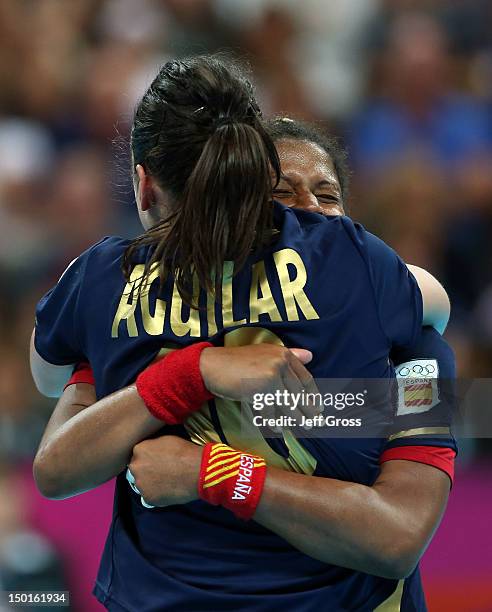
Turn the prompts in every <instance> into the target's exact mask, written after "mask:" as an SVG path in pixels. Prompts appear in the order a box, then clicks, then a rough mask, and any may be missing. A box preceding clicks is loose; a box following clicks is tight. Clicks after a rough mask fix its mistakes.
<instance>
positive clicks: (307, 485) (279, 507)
mask: <svg viewBox="0 0 492 612" xmlns="http://www.w3.org/2000/svg"><path fill="white" fill-rule="evenodd" d="M449 484H450V483H449V478H448V476H447V475H446V474H445V473H444V472H441V471H440V470H438V469H436V468H434V467H432V466H428V465H424V464H422V463H415V462H411V461H388V462H386V463H384V464H383V466H382V469H381V474H380V476H379V478H378V479H377V481H376V482H375V484H374V485H373V486H372V487H367V486H364V485H360V484H356V483H351V482H343V481H340V480H333V479H327V478H317V477H313V476H302V475H300V474H294V473H292V472H284V471H282V470H278V469H271V470H269V473H268V476H267V481H266V486H265V490H264V494H263V496H262V499H261V501H260V504H259V507H258V509H257V511H256V514H255V520H256V521H258V522H259V523H260V524H262V525H263V526H264V527H267V528H268V529H271V530H272V531H274V532H275V533H277V534H278V535H280V536H282V537H283V538H285V539H286V540H287V541H288V542H290V543H291V544H292V545H293V546H295V547H296V548H297V549H299V550H301V551H303V552H304V553H306V554H308V555H310V556H311V557H314V558H316V559H319V560H320V561H324V562H326V563H332V564H334V565H340V566H344V567H349V568H351V569H355V570H359V571H362V572H367V573H370V574H375V575H377V576H383V577H386V578H394V579H400V578H405V577H406V576H408V575H409V574H410V573H411V572H412V571H413V569H414V568H415V566H416V564H417V563H418V561H419V559H420V557H421V556H422V554H423V552H424V550H425V548H426V547H427V545H428V543H429V542H430V539H431V537H432V535H433V533H434V531H435V530H436V528H437V526H438V524H439V522H440V520H441V517H442V514H443V512H444V509H445V507H446V503H447V498H448V493H449Z"/></svg>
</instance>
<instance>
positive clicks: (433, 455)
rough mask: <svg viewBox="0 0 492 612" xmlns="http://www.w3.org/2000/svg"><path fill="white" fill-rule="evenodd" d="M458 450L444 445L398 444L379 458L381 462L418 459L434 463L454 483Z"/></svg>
mask: <svg viewBox="0 0 492 612" xmlns="http://www.w3.org/2000/svg"><path fill="white" fill-rule="evenodd" d="M455 457H456V452H455V451H454V450H453V449H452V448H448V447H442V446H397V447H395V448H389V449H388V450H385V451H384V452H383V454H382V455H381V457H380V459H379V463H384V462H385V461H392V460H394V459H402V460H404V461H416V462H417V463H425V464H427V465H432V466H434V467H436V468H438V469H439V470H442V471H443V472H445V473H446V474H447V475H448V476H449V478H450V480H451V484H453V479H454V458H455Z"/></svg>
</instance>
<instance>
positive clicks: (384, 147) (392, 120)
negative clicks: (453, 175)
mask: <svg viewBox="0 0 492 612" xmlns="http://www.w3.org/2000/svg"><path fill="white" fill-rule="evenodd" d="M452 68H453V64H452V62H451V58H450V56H449V53H448V41H447V40H446V35H445V32H444V30H443V29H442V28H441V26H440V25H439V23H438V22H437V21H435V20H433V19H432V18H430V17H429V16H428V15H424V14H405V15H403V16H400V17H398V18H397V19H396V20H395V22H394V23H393V24H392V25H391V28H390V31H389V34H388V44H387V47H386V49H385V50H384V55H383V58H382V73H383V74H382V77H381V84H380V86H379V88H378V91H377V92H375V94H374V95H372V96H371V98H369V99H368V102H367V104H366V108H365V109H364V110H363V111H362V113H361V114H360V115H359V116H358V117H357V118H356V119H355V121H354V122H353V124H352V126H351V136H352V138H351V143H352V153H353V158H354V160H355V162H356V165H357V168H358V169H361V170H364V171H374V170H383V171H387V169H388V166H390V167H393V166H394V165H395V164H398V163H400V160H401V158H402V156H404V155H406V154H408V152H415V153H417V154H419V153H421V152H423V153H424V154H426V155H427V156H428V157H430V161H431V162H433V163H435V164H436V165H438V166H440V167H443V168H445V169H446V170H448V171H449V172H454V171H455V170H456V169H458V168H459V165H460V164H462V163H466V162H468V161H469V160H473V159H474V158H476V157H479V156H481V155H484V154H490V151H491V144H492V143H491V128H490V117H489V116H488V114H487V110H486V108H485V107H483V106H482V105H481V103H480V101H479V100H476V99H474V98H473V97H472V96H470V95H467V94H466V93H464V92H458V91H457V90H456V89H455V88H454V86H453V81H452V78H451V76H452V75H451V72H452Z"/></svg>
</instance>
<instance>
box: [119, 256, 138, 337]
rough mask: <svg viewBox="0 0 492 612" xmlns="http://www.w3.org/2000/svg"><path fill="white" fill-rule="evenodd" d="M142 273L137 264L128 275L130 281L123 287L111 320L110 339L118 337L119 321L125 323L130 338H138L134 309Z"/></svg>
mask: <svg viewBox="0 0 492 612" xmlns="http://www.w3.org/2000/svg"><path fill="white" fill-rule="evenodd" d="M143 271H144V265H143V264H139V265H138V266H135V267H134V268H133V270H132V273H131V275H130V280H129V281H128V282H127V284H126V285H125V288H124V289H123V293H122V295H121V300H120V303H119V306H118V309H117V311H116V315H115V317H114V320H113V326H112V328H111V337H112V338H117V337H118V330H119V327H120V323H121V321H126V328H127V331H128V335H129V336H130V338H135V337H136V336H138V330H137V323H136V321H135V309H136V307H137V302H138V299H139V298H138V291H137V289H138V285H139V281H140V282H141V280H142V275H143Z"/></svg>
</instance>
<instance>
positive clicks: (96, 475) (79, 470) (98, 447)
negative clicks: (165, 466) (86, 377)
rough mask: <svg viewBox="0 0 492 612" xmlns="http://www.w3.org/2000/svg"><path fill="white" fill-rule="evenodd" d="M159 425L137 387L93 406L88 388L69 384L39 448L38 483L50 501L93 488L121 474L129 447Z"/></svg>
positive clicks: (90, 391)
mask: <svg viewBox="0 0 492 612" xmlns="http://www.w3.org/2000/svg"><path fill="white" fill-rule="evenodd" d="M89 406H90V408H89ZM163 425H164V423H163V422H162V421H159V420H158V419H156V418H154V417H153V416H152V415H151V414H150V413H149V411H148V410H147V409H146V407H145V404H144V403H143V401H142V399H141V398H140V396H139V395H138V393H137V390H136V388H135V386H130V387H126V388H125V389H123V390H121V391H118V392H117V393H113V394H112V395H109V396H108V397H106V398H104V399H103V400H100V401H99V402H96V393H95V389H94V387H93V386H92V385H88V384H84V383H82V384H80V383H79V384H74V385H70V386H69V387H67V389H66V390H65V392H64V393H63V395H62V397H61V398H60V400H59V402H58V404H57V406H56V408H55V410H54V412H53V414H52V416H51V419H50V421H49V423H48V425H47V427H46V431H45V433H44V435H43V438H42V440H41V443H40V445H39V449H38V452H37V454H36V458H35V460H34V467H33V471H34V478H35V480H36V484H37V486H38V488H39V490H40V491H41V493H42V494H43V495H45V496H46V497H49V498H51V499H64V498H65V497H70V496H72V495H76V494H77V493H82V492H83V491H87V490H89V489H93V488H94V487H96V486H98V485H100V484H102V483H103V482H106V481H107V480H109V479H110V478H113V477H114V476H116V475H117V474H119V473H120V472H121V471H122V470H123V469H124V468H125V466H126V465H127V463H128V461H129V459H130V456H131V449H132V448H133V446H134V445H135V444H137V443H138V442H140V441H141V440H144V439H145V438H147V437H148V436H150V435H151V434H153V433H155V432H156V431H158V430H159V429H160V428H161V427H163Z"/></svg>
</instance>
